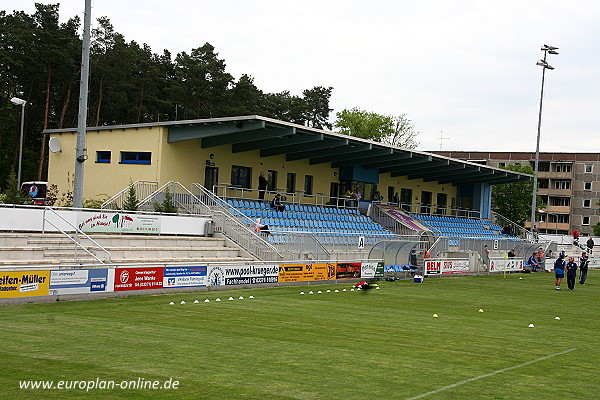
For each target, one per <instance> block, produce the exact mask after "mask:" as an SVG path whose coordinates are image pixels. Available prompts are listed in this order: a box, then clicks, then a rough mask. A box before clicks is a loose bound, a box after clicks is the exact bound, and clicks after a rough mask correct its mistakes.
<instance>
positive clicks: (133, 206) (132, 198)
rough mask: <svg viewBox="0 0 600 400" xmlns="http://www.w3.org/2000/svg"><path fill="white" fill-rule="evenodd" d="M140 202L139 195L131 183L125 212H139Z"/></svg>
mask: <svg viewBox="0 0 600 400" xmlns="http://www.w3.org/2000/svg"><path fill="white" fill-rule="evenodd" d="M139 202H140V201H139V200H138V198H137V193H136V192H135V186H134V185H133V183H132V182H131V181H130V182H129V189H128V190H127V197H126V198H125V201H124V202H123V210H128V211H137V209H138V204H139Z"/></svg>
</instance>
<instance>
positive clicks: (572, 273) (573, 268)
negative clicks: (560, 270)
mask: <svg viewBox="0 0 600 400" xmlns="http://www.w3.org/2000/svg"><path fill="white" fill-rule="evenodd" d="M566 269H567V286H569V290H575V278H577V263H576V262H575V259H574V258H573V257H569V262H568V263H567V265H566Z"/></svg>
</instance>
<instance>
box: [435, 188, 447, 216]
mask: <svg viewBox="0 0 600 400" xmlns="http://www.w3.org/2000/svg"><path fill="white" fill-rule="evenodd" d="M447 204H448V195H447V194H446V193H438V194H437V210H436V214H440V215H444V214H446V205H447Z"/></svg>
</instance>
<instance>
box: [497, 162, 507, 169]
mask: <svg viewBox="0 0 600 400" xmlns="http://www.w3.org/2000/svg"><path fill="white" fill-rule="evenodd" d="M498 166H499V167H500V168H504V167H506V163H503V162H501V163H498Z"/></svg>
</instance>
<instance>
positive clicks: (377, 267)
mask: <svg viewBox="0 0 600 400" xmlns="http://www.w3.org/2000/svg"><path fill="white" fill-rule="evenodd" d="M383 268H384V264H383V262H379V263H374V262H364V263H362V264H361V265H360V277H361V278H367V279H368V278H383Z"/></svg>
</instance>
